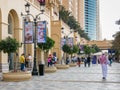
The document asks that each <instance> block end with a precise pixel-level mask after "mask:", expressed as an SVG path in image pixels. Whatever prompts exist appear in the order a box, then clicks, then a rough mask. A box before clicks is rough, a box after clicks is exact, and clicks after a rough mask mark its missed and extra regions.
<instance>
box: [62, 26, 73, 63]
mask: <svg viewBox="0 0 120 90" xmlns="http://www.w3.org/2000/svg"><path fill="white" fill-rule="evenodd" d="M61 29H62V34H64V39H65V43H64V44H69V43H70V42H69V41H68V39H69V35H70V34H71V33H72V32H73V31H72V30H71V28H70V32H69V33H68V34H66V33H65V32H64V31H63V30H64V28H63V27H62V28H61ZM63 57H64V53H63ZM66 59H67V55H66ZM64 62H65V61H64Z"/></svg>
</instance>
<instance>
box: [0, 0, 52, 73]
mask: <svg viewBox="0 0 120 90" xmlns="http://www.w3.org/2000/svg"><path fill="white" fill-rule="evenodd" d="M46 1H47V2H46V3H48V4H47V5H46V8H45V12H44V13H43V14H41V15H40V21H46V22H47V23H48V24H47V36H49V37H50V35H51V32H50V10H49V3H50V2H48V0H46ZM11 2H12V4H11ZM27 2H28V3H29V4H30V13H31V14H32V15H33V17H35V16H36V15H37V14H39V13H40V6H39V3H38V1H37V0H0V40H3V39H5V38H6V37H8V36H10V37H12V38H15V39H16V40H17V41H19V43H23V44H22V47H19V49H18V50H17V53H18V56H16V53H11V54H10V56H11V57H10V59H11V60H12V61H9V60H8V55H7V54H6V53H3V52H0V72H8V71H9V69H10V68H9V66H10V63H11V64H12V67H13V66H14V63H15V62H19V56H20V55H21V54H22V53H23V52H26V55H27V54H28V53H30V54H31V55H32V57H34V45H33V43H32V44H24V42H23V37H24V36H23V31H24V24H23V23H24V18H26V17H25V16H21V12H22V13H23V14H24V15H26V12H25V4H26V3H27ZM33 17H29V20H30V21H33V19H34V18H33ZM37 20H38V19H37ZM24 47H26V48H24ZM36 51H37V58H36V59H37V60H38V61H39V60H42V59H41V52H40V49H39V48H37V50H36Z"/></svg>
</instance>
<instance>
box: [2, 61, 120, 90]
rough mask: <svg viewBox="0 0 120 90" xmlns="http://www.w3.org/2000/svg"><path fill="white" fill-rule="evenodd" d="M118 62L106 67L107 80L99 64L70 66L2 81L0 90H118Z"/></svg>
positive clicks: (119, 88) (119, 89) (119, 81)
mask: <svg viewBox="0 0 120 90" xmlns="http://www.w3.org/2000/svg"><path fill="white" fill-rule="evenodd" d="M119 67H120V64H116V63H114V64H113V66H112V67H108V77H107V80H102V74H101V66H100V65H92V66H91V67H90V68H89V67H86V68H85V67H84V66H83V65H82V66H81V67H80V68H79V67H70V68H69V69H63V70H57V72H55V73H50V74H45V75H44V76H33V77H32V79H31V80H29V81H23V82H3V81H0V90H120V68H119Z"/></svg>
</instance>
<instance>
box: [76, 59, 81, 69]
mask: <svg viewBox="0 0 120 90" xmlns="http://www.w3.org/2000/svg"><path fill="white" fill-rule="evenodd" d="M77 64H78V66H79V67H80V64H81V60H80V58H79V57H78V58H77Z"/></svg>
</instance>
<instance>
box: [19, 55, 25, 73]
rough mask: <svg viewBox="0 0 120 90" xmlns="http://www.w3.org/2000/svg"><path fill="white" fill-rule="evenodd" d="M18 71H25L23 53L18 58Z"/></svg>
mask: <svg viewBox="0 0 120 90" xmlns="http://www.w3.org/2000/svg"><path fill="white" fill-rule="evenodd" d="M20 67H21V68H20V69H21V71H25V55H24V53H23V54H21V56H20Z"/></svg>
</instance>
